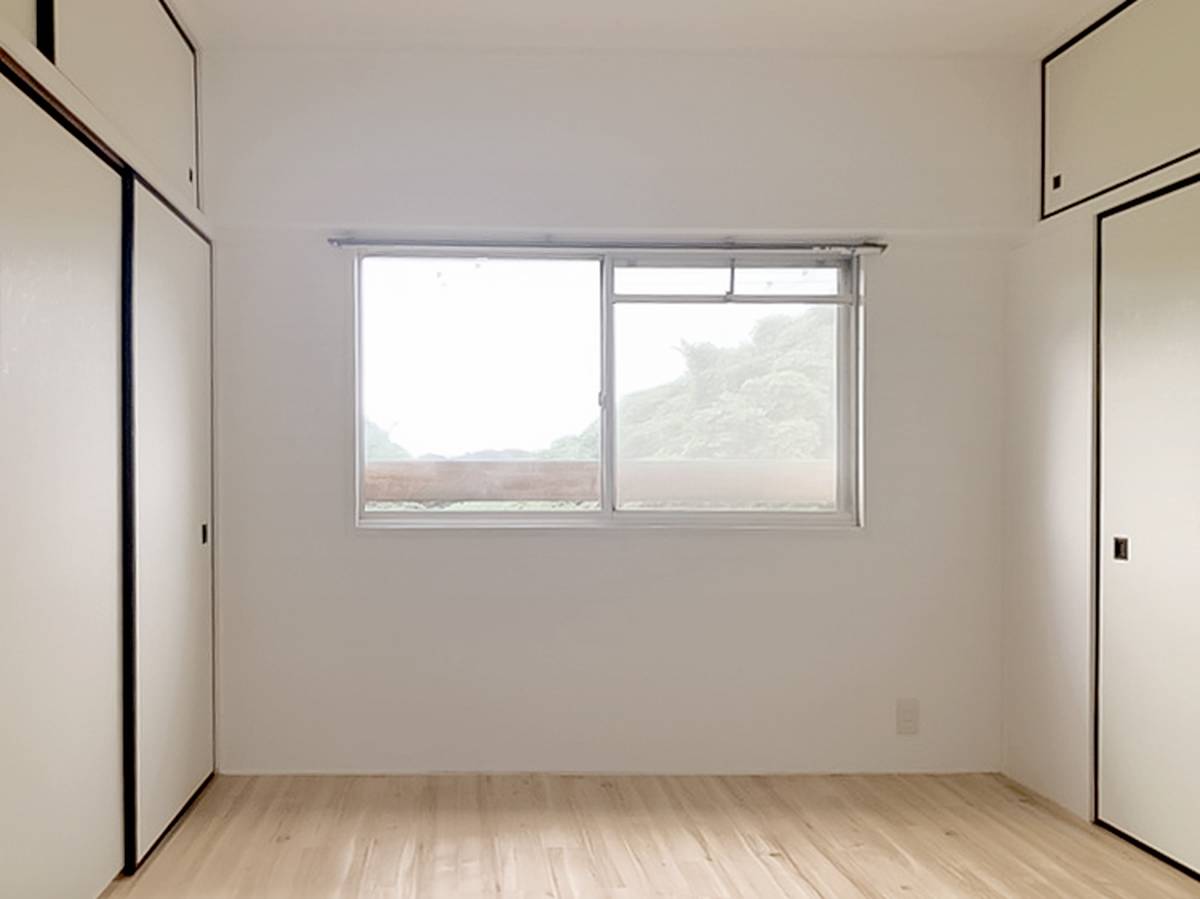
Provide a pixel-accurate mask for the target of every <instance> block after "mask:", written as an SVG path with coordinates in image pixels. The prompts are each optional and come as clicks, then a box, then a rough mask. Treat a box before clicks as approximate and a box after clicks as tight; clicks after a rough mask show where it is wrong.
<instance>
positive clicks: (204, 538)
mask: <svg viewBox="0 0 1200 899" xmlns="http://www.w3.org/2000/svg"><path fill="white" fill-rule="evenodd" d="M200 544H201V546H204V545H207V544H208V525H207V524H202V525H200Z"/></svg>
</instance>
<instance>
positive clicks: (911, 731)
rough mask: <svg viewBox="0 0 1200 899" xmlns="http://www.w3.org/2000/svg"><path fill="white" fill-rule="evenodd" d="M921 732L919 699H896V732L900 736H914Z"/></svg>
mask: <svg viewBox="0 0 1200 899" xmlns="http://www.w3.org/2000/svg"><path fill="white" fill-rule="evenodd" d="M920 732H921V701H920V700H919V699H897V700H896V733H897V734H898V735H899V736H901V737H915V736H916V735H917V734H919V733H920Z"/></svg>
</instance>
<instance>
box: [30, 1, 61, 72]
mask: <svg viewBox="0 0 1200 899" xmlns="http://www.w3.org/2000/svg"><path fill="white" fill-rule="evenodd" d="M35 15H36V18H37V26H36V32H37V48H38V49H39V50H41V51H42V55H43V56H45V57H46V58H47V59H48V60H50V61H51V62H54V56H55V53H56V52H57V51H56V47H57V40H56V37H57V34H58V30H57V28H56V27H55V24H54V0H37V8H36V13H35Z"/></svg>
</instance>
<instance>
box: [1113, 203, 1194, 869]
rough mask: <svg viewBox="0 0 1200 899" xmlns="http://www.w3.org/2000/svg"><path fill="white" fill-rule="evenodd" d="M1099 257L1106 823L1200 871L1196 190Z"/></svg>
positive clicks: (1132, 216)
mask: <svg viewBox="0 0 1200 899" xmlns="http://www.w3.org/2000/svg"><path fill="white" fill-rule="evenodd" d="M1100 245H1101V265H1100V279H1101V280H1100V283H1101V287H1100V321H1101V418H1100V421H1101V425H1100V479H1101V480H1100V491H1101V496H1100V500H1101V501H1100V547H1099V558H1100V608H1099V682H1098V700H1099V709H1098V712H1099V722H1098V728H1099V758H1098V794H1099V795H1098V809H1097V817H1098V818H1099V820H1100V821H1102V822H1103V823H1105V824H1108V825H1110V826H1111V827H1114V828H1116V829H1117V830H1119V831H1121V832H1123V833H1124V834H1126V835H1128V836H1130V837H1133V838H1134V839H1136V840H1139V841H1141V842H1142V843H1144V844H1146V845H1147V846H1149V847H1151V848H1152V849H1154V850H1157V851H1158V852H1160V853H1162V854H1164V855H1166V856H1168V857H1170V858H1171V859H1173V860H1175V861H1177V862H1179V863H1180V864H1183V865H1185V866H1188V867H1190V868H1191V869H1193V870H1197V871H1200V814H1198V813H1197V810H1198V809H1200V700H1198V696H1200V252H1198V249H1200V186H1190V187H1184V188H1180V189H1177V190H1175V191H1173V192H1171V193H1168V194H1166V195H1163V196H1159V197H1157V198H1155V199H1150V200H1147V201H1145V202H1142V203H1140V204H1139V205H1136V206H1133V207H1131V208H1126V209H1124V211H1119V212H1116V213H1115V214H1110V215H1107V216H1105V217H1103V218H1102V220H1101V239H1100Z"/></svg>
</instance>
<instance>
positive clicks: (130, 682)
mask: <svg viewBox="0 0 1200 899" xmlns="http://www.w3.org/2000/svg"><path fill="white" fill-rule="evenodd" d="M134 186H135V176H134V174H133V172H132V171H126V172H125V174H124V176H123V177H122V181H121V206H122V211H123V214H122V225H121V411H122V427H121V571H122V575H121V620H122V630H121V643H122V665H121V669H122V672H121V673H122V678H121V680H122V688H121V696H122V707H123V714H124V736H125V746H124V775H125V781H124V803H125V867H124V871H125V873H126V874H132V873H133V872H134V871H135V870H137V533H136V529H137V516H136V492H137V491H136V458H135V453H134V450H135V447H134V424H135V423H134V396H133V362H134V357H133V251H134V205H135V204H134Z"/></svg>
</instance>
